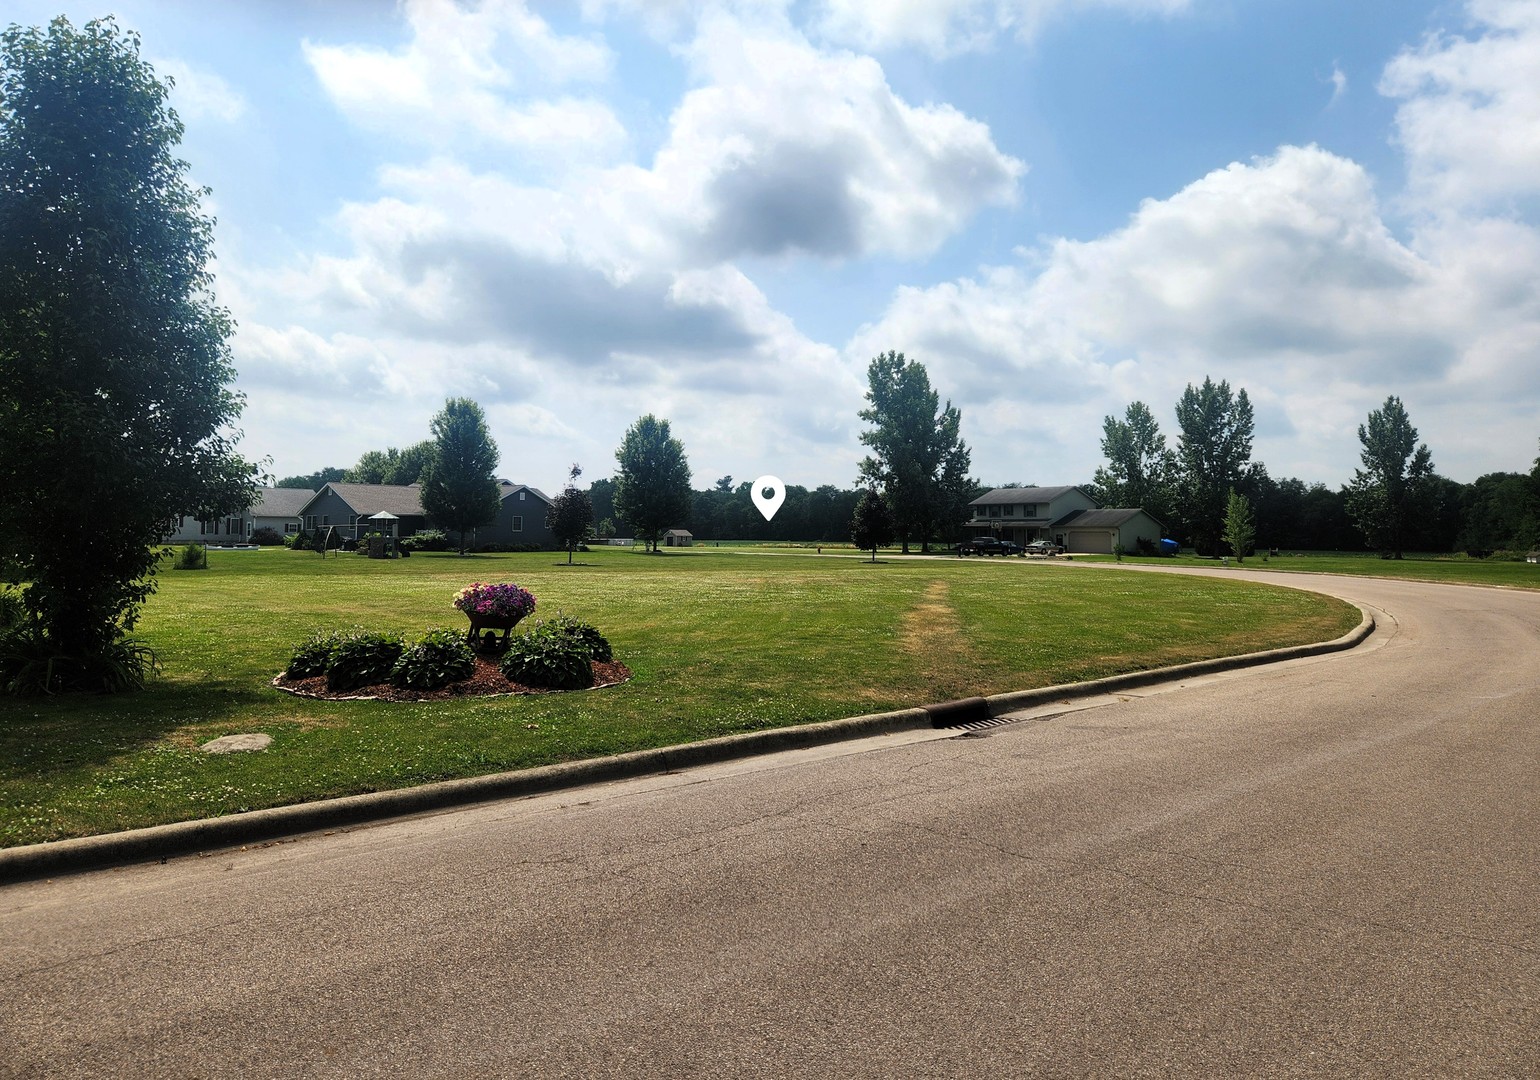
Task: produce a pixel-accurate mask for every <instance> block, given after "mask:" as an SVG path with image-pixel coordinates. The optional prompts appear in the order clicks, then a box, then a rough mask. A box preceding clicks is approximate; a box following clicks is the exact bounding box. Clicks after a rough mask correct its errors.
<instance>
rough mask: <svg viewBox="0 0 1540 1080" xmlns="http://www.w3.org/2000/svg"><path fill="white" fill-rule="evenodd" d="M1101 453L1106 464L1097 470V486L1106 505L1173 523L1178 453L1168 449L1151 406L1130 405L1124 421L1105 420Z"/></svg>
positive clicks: (1124, 415) (1137, 402) (1142, 404)
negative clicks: (1172, 506) (1174, 480)
mask: <svg viewBox="0 0 1540 1080" xmlns="http://www.w3.org/2000/svg"><path fill="white" fill-rule="evenodd" d="M1102 454H1103V455H1104V456H1105V457H1106V458H1107V464H1106V465H1104V466H1103V467H1101V468H1099V469H1097V470H1096V477H1095V480H1094V484H1095V487H1096V490H1097V494H1098V496H1099V497H1100V499H1101V501H1102V503H1103V505H1106V506H1117V507H1128V508H1137V509H1142V510H1145V511H1146V512H1148V513H1149V514H1151V515H1152V516H1153V517H1155V518H1156V519H1157V520H1158V521H1160V522H1161V523H1162V524H1165V525H1168V526H1169V525H1171V524H1174V523H1173V522H1172V520H1171V516H1172V515H1171V484H1172V480H1173V478H1174V477H1175V475H1176V472H1177V468H1176V454H1175V453H1174V452H1172V451H1171V450H1169V449H1168V448H1167V447H1166V437H1165V435H1163V434H1161V430H1160V425H1159V424H1158V423H1156V422H1155V414H1154V413H1152V412H1150V407H1149V406H1148V405H1146V404H1145V403H1144V402H1142V401H1135V402H1131V403H1130V404H1129V406H1128V408H1127V409H1126V410H1125V411H1124V413H1123V419H1121V420H1119V419H1118V418H1117V417H1115V416H1108V417H1105V418H1104V419H1103V420H1102Z"/></svg>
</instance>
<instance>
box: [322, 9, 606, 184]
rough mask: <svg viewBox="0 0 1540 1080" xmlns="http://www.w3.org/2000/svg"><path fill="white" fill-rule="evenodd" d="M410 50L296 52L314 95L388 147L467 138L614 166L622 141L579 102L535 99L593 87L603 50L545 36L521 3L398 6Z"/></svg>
mask: <svg viewBox="0 0 1540 1080" xmlns="http://www.w3.org/2000/svg"><path fill="white" fill-rule="evenodd" d="M404 11H405V16H406V22H407V26H408V28H409V30H410V31H411V40H410V41H409V42H408V43H407V44H406V45H405V46H404V47H403V48H400V49H397V50H394V51H390V50H386V49H380V48H376V47H373V46H361V45H348V44H344V45H324V44H317V43H314V42H309V41H307V42H305V43H304V53H305V58H306V60H307V62H308V63H309V64H310V66H311V68H312V70H314V71H315V73H316V77H317V79H318V80H319V81H320V83H321V87H322V89H323V90H325V92H326V94H327V96H328V97H329V98H330V99H331V100H332V102H333V103H334V104H335V105H336V106H337V107H338V108H339V109H340V110H341V111H342V112H343V114H344V115H346V116H347V117H348V118H349V119H350V120H352V121H353V122H355V123H357V124H359V125H360V126H362V127H365V128H369V129H372V130H376V131H382V132H386V133H389V134H391V135H392V136H395V137H398V138H412V139H417V140H420V141H422V142H426V143H430V144H434V145H440V146H442V145H447V144H452V143H454V142H456V141H460V140H464V139H467V138H470V139H474V140H481V141H484V142H487V143H491V144H495V145H505V146H513V147H518V148H522V149H526V150H529V151H533V152H536V153H538V154H540V155H545V156H550V155H555V156H558V157H565V156H576V157H582V158H593V157H605V156H610V155H613V154H614V153H615V152H616V151H617V150H618V149H619V148H620V147H621V146H622V145H623V143H624V141H625V132H624V129H623V128H622V126H621V124H620V122H619V120H618V119H616V117H615V115H614V113H613V112H612V111H611V110H610V109H609V108H608V106H606V105H604V104H603V103H601V102H599V101H597V100H595V99H593V98H591V97H588V98H583V97H573V96H571V95H560V96H556V97H547V96H541V95H546V94H549V92H550V91H552V90H553V89H556V88H559V87H562V86H565V85H568V84H572V83H585V82H594V81H597V80H602V79H604V78H605V77H606V76H607V75H608V73H609V70H610V65H611V59H612V58H611V56H610V53H609V50H608V49H607V48H606V47H605V46H604V45H603V44H602V43H600V42H597V41H593V40H589V39H587V38H581V37H572V36H564V35H560V34H557V33H555V32H554V31H553V30H552V29H551V28H550V26H549V25H548V24H546V22H545V21H544V20H542V19H541V18H539V17H538V16H536V15H534V14H532V13H531V12H530V11H529V10H528V9H527V7H526V6H525V4H524V3H523V2H522V0H479V2H477V3H475V4H473V5H471V6H468V7H466V6H461V5H460V4H457V3H454V2H453V0H408V2H407V3H406V5H405V9H404Z"/></svg>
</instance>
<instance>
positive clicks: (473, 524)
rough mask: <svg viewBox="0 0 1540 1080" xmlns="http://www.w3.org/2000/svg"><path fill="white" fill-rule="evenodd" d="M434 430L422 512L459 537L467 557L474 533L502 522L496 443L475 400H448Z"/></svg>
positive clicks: (423, 489) (423, 477)
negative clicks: (467, 549)
mask: <svg viewBox="0 0 1540 1080" xmlns="http://www.w3.org/2000/svg"><path fill="white" fill-rule="evenodd" d="M429 430H430V431H431V432H432V433H433V452H432V453H431V454H430V455H429V456H428V464H427V466H426V467H425V468H424V469H423V472H422V480H421V484H422V508H423V509H424V510H426V511H427V512H428V517H430V518H432V519H433V522H434V524H436V525H438V526H439V528H441V529H443V530H444V531H446V532H453V533H457V534H459V538H460V539H459V544H460V554H461V555H464V554H465V550H466V548H467V547H468V546H469V541H468V540H467V537H468V536H469V535H470V533H471V532H472V530H474V529H478V528H480V527H481V526H483V525H490V524H492V523H493V522H494V521H496V520H497V511H498V509H499V507H500V506H501V499H500V492H499V491H498V487H497V478H496V477H495V476H493V473H494V472H495V471H496V470H497V444H496V443H495V442H493V441H492V436H491V433H490V432H488V431H487V418H486V415H485V414H484V413H483V412H482V411H481V406H480V405H478V404H476V403H475V402H474V401H472V400H471V399H470V398H450V399H449V400H448V401H446V402H445V403H444V407H443V409H441V410H440V411H439V413H438V415H437V416H435V417H434V418H433V422H432V423H431V424H430V425H429Z"/></svg>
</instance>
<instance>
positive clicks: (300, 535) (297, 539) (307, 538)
mask: <svg viewBox="0 0 1540 1080" xmlns="http://www.w3.org/2000/svg"><path fill="white" fill-rule="evenodd" d="M312 539H313V538H312V537H311V535H310V534H309V533H307V532H306V531H305V530H304V529H301V530H300V531H299V532H297V533H295V534H294V535H293V536H286V537H284V541H283V546H284V547H286V548H288V549H289V550H290V551H309V550H310V545H311V543H312Z"/></svg>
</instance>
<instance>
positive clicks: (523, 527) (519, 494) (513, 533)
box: [477, 480, 559, 548]
mask: <svg viewBox="0 0 1540 1080" xmlns="http://www.w3.org/2000/svg"><path fill="white" fill-rule="evenodd" d="M498 486H499V487H500V488H501V489H502V504H501V505H500V506H499V507H498V510H497V523H496V524H495V525H493V526H492V532H493V533H494V535H495V539H493V540H485V539H482V535H483V533H484V532H485V530H480V531H478V533H477V539H478V540H479V541H480V542H481V543H484V544H485V543H493V544H503V545H505V546H507V545H520V546H525V545H527V546H531V547H540V548H554V547H558V546H559V545H558V544H557V541H556V537H554V536H552V535H551V530H550V529H549V528H547V527H546V524H545V515H546V512H547V511H549V510H550V509H551V499H550V497H549V496H548V495H546V494H545V492H543V491H541V490H539V489H538V488H532V487H530V486H529V485H528V484H514V483H510V482H509V481H507V480H499V481H498Z"/></svg>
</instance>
